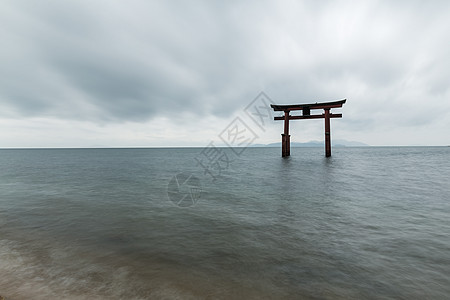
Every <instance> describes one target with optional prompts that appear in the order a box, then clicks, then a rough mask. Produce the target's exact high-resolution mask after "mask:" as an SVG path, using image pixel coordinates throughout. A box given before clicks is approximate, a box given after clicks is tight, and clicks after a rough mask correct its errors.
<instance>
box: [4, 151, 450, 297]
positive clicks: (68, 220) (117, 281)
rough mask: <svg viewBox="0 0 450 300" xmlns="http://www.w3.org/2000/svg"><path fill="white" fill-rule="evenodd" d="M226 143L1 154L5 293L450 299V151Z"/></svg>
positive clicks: (82, 295) (9, 295)
mask: <svg viewBox="0 0 450 300" xmlns="http://www.w3.org/2000/svg"><path fill="white" fill-rule="evenodd" d="M222 151H224V153H225V154H226V155H227V157H228V161H226V160H223V159H222V161H221V169H220V171H221V172H220V173H221V174H220V176H217V177H216V179H215V180H213V178H212V176H211V175H210V174H209V173H208V172H205V171H204V169H203V168H202V166H201V165H200V164H199V163H198V160H200V161H202V162H203V164H205V161H204V160H202V159H204V158H205V157H206V156H204V155H203V154H204V153H203V154H202V149H196V148H190V149H59V150H51V149H48V150H45V149H42V150H0V295H2V296H5V297H7V298H8V299H424V298H427V299H448V298H449V297H450V279H449V278H450V147H435V148H427V147H417V148H414V147H412V148H375V147H367V148H334V149H333V157H331V158H328V159H327V158H325V157H324V155H323V149H322V148H293V149H291V151H292V153H291V154H292V156H291V157H290V158H288V159H283V158H281V157H280V152H281V149H278V148H250V149H246V150H245V151H244V152H243V153H242V154H240V155H236V154H235V153H234V152H232V151H231V150H230V149H223V150H222ZM222 158H223V157H222ZM196 159H197V160H196ZM210 170H211V171H215V172H216V175H217V174H218V171H219V169H218V168H215V169H210ZM177 174H178V175H177ZM174 176H176V177H174ZM189 176H191V177H189ZM188 178H189V179H188ZM186 179H188V181H186V182H185V180H186ZM177 183H178V185H177ZM183 183H186V184H183ZM186 201H187V202H186ZM189 201H191V202H189ZM193 203H195V205H191V204H193ZM177 204H178V205H177Z"/></svg>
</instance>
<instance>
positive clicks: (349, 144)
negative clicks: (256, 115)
mask: <svg viewBox="0 0 450 300" xmlns="http://www.w3.org/2000/svg"><path fill="white" fill-rule="evenodd" d="M331 145H332V146H333V147H367V146H369V145H367V144H364V143H361V142H356V141H346V140H331ZM253 146H254V147H281V142H278V143H270V144H266V145H263V144H257V145H253ZM291 147H325V142H323V141H309V142H306V143H296V142H291Z"/></svg>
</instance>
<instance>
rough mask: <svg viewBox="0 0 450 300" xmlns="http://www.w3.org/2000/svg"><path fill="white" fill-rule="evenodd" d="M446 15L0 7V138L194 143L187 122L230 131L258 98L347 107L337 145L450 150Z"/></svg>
mask: <svg viewBox="0 0 450 300" xmlns="http://www.w3.org/2000/svg"><path fill="white" fill-rule="evenodd" d="M449 11H450V3H449V2H447V1H427V2H422V1H397V2H395V3H393V2H391V1H358V2H357V3H355V2H353V1H323V2H322V1H321V2H317V1H302V2H298V1H283V2H276V1H244V2H242V1H227V2H223V1H193V2H192V1H137V0H133V1H126V2H123V1H106V0H96V1H39V2H29V1H21V0H19V1H3V2H2V3H1V4H0V20H1V21H0V22H1V23H2V26H1V29H0V38H1V40H2V47H1V49H0V65H1V68H0V107H1V110H0V118H2V119H3V124H4V126H5V128H14V126H17V124H24V123H26V122H32V120H36V119H41V120H42V119H47V120H53V121H52V122H66V124H75V122H87V123H89V124H92V126H93V127H91V128H101V126H103V127H105V126H106V127H108V126H112V127H114V126H116V125H117V124H128V123H138V124H139V123H142V124H149V122H150V123H151V122H156V121H158V122H166V123H164V126H183V127H187V128H189V127H192V132H195V134H198V135H199V136H204V135H205V134H206V131H205V132H202V129H199V128H198V126H197V125H194V124H192V123H195V120H196V119H205V120H206V119H208V120H209V119H211V120H229V119H230V118H231V117H232V115H233V114H235V113H236V112H237V111H239V110H242V108H243V107H245V105H246V104H248V103H249V102H250V101H251V100H252V99H253V98H254V97H255V96H256V95H257V94H258V93H259V92H260V91H261V90H263V91H265V92H266V93H267V94H268V95H269V96H270V97H271V98H272V99H273V100H274V101H275V102H277V103H279V104H283V103H296V102H300V103H301V102H308V101H329V100H336V99H341V98H347V99H349V100H348V103H347V104H346V106H345V107H344V118H343V119H342V120H339V121H338V122H335V123H336V124H339V125H337V126H338V127H337V128H338V129H339V130H341V132H343V133H345V134H346V135H347V138H348V139H360V140H362V141H363V142H366V143H369V144H396V141H397V143H400V144H414V143H417V140H419V139H422V140H423V141H424V142H425V143H431V144H450V137H449V135H448V134H447V136H446V137H445V133H446V130H447V128H448V127H449V126H450V121H449V120H450V99H449V96H450V93H449V84H448V78H450V59H449V58H448V53H449V45H450V18H449V17H450V13H449ZM164 118H168V119H170V118H175V119H177V120H179V122H181V124H180V125H171V123H170V120H166V121H161V120H163V119H164ZM8 120H14V124H15V125H12V124H13V123H12V121H11V122H9V121H8ZM58 120H59V121H58ZM8 122H9V123H8ZM18 122H19V123H18ZM20 122H22V123H20ZM71 122H72V123H71ZM191 122H192V123H191ZM221 122H222V121H217V124H221V126H222V123H221ZM223 122H225V121H223ZM213 123H214V121H213ZM8 124H9V125H8ZM24 126H25V125H24ZM86 126H87V125H86ZM98 126H100V127H98ZM124 126H125V125H124ZM133 126H134V125H133ZM164 126H162V127H164ZM211 126H214V125H211ZM217 126H219V125H217ZM301 126H302V128H306V129H308V128H309V127H310V125H306V124H305V123H302V125H301ZM22 127H23V126H22ZM25 127H26V126H25ZM44 127H45V126H44ZM67 127H70V125H67ZM112 127H111V128H112ZM130 128H131V127H130ZM219 129H220V128H219V127H217V130H216V131H217V132H218V131H219ZM275 129H276V131H279V130H280V128H275ZM96 130H97V129H95V130H94V129H92V132H95V131H96ZM130 130H131V129H130ZM205 130H206V129H205ZM46 131H47V132H50V131H51V129H48V128H47V129H45V128H44V129H42V131H41V133H42V134H44V135H45V132H46ZM383 132H385V133H386V132H387V133H386V134H384V135H383ZM195 134H194V135H195ZM415 134H424V135H425V136H423V137H421V136H416V135H415ZM349 135H350V136H349ZM23 138H26V132H25V131H24V132H23ZM173 138H175V137H173ZM277 139H278V138H277ZM144 140H145V139H144ZM14 141H15V142H17V139H16V140H14V139H11V143H14ZM81 143H83V142H81ZM167 143H168V144H173V141H172V140H170V139H169V140H167ZM0 146H2V145H0ZM4 146H10V145H4ZM11 146H13V145H11ZM149 146H151V145H149Z"/></svg>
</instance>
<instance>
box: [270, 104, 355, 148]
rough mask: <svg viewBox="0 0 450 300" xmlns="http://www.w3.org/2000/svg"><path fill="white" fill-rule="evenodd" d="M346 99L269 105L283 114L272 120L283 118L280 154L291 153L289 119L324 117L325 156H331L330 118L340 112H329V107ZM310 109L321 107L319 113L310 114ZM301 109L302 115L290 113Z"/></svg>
mask: <svg viewBox="0 0 450 300" xmlns="http://www.w3.org/2000/svg"><path fill="white" fill-rule="evenodd" d="M346 101H347V99H344V100H339V101H333V102H322V103H317V102H316V103H310V104H294V105H274V104H271V105H270V106H271V107H272V108H273V110H274V111H284V116H280V117H275V118H274V120H284V133H282V134H281V156H282V157H287V156H290V155H291V142H290V140H291V136H290V135H289V120H299V119H325V156H326V157H330V156H331V129H330V119H331V118H342V114H332V113H330V109H331V108H339V107H342V105H343V104H344V103H345V102H346ZM311 109H323V111H324V112H323V114H321V115H311ZM295 110H301V111H302V115H301V116H298V115H290V114H289V113H290V112H291V111H295Z"/></svg>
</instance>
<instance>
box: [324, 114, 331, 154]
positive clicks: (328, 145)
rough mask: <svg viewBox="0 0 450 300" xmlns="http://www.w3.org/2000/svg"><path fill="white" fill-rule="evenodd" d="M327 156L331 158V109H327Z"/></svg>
mask: <svg viewBox="0 0 450 300" xmlns="http://www.w3.org/2000/svg"><path fill="white" fill-rule="evenodd" d="M324 111H325V156H326V157H330V156H331V132H330V109H329V108H325V109H324Z"/></svg>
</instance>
